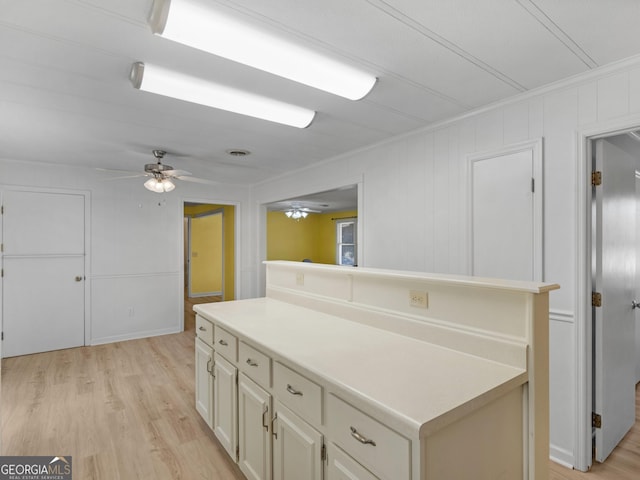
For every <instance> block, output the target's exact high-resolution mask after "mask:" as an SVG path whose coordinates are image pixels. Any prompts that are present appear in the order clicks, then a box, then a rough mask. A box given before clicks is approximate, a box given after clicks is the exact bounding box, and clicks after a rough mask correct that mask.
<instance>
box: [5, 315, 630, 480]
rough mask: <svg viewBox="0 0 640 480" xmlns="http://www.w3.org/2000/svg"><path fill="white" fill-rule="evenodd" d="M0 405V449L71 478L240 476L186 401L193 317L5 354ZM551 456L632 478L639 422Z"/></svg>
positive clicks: (559, 474)
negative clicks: (124, 335)
mask: <svg viewBox="0 0 640 480" xmlns="http://www.w3.org/2000/svg"><path fill="white" fill-rule="evenodd" d="M186 324H187V323H186V320H185V325H186ZM636 401H637V402H638V401H640V390H636ZM1 406H2V409H1V422H2V455H62V456H66V455H71V456H72V457H73V467H74V478H77V479H83V480H84V479H105V480H106V479H108V480H114V479H123V480H125V479H126V480H130V479H131V480H132V479H150V480H151V479H154V480H164V479H167V480H169V479H171V480H174V479H185V480H187V479H188V480H191V479H208V480H244V476H243V475H242V473H241V472H240V471H239V469H238V468H237V466H236V465H235V464H234V463H233V462H231V460H230V459H229V457H228V456H227V455H226V453H225V452H224V450H223V449H222V447H221V446H220V444H219V443H218V441H217V440H216V438H215V436H214V435H213V433H212V432H211V430H210V429H209V428H208V426H207V425H206V424H205V423H204V422H203V421H202V419H201V418H200V416H199V415H198V413H197V412H196V410H195V407H194V328H193V326H191V327H190V328H189V329H188V330H185V332H183V333H179V334H175V335H165V336H161V337H153V338H148V339H142V340H132V341H128V342H120V343H113V344H109V345H100V346H95V347H81V348H74V349H68V350H59V351H56V352H47V353H41V354H35V355H27V356H22V357H14V358H9V359H4V360H2V402H1ZM636 419H637V420H640V418H638V417H636ZM550 464H551V467H550V468H551V474H550V477H549V478H550V480H581V479H584V480H637V479H640V422H637V423H636V426H635V427H634V429H633V430H632V431H631V432H630V433H629V434H628V435H627V436H626V437H625V439H624V440H623V442H622V443H621V444H620V446H619V447H618V448H617V449H616V450H615V451H614V453H613V454H612V455H611V457H610V459H609V460H607V462H606V463H604V464H595V465H594V467H593V470H592V471H591V472H588V473H582V472H577V471H572V470H569V469H567V468H564V467H562V466H560V465H557V464H555V463H553V462H550Z"/></svg>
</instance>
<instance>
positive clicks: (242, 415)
mask: <svg viewBox="0 0 640 480" xmlns="http://www.w3.org/2000/svg"><path fill="white" fill-rule="evenodd" d="M270 420H271V395H269V394H268V393H267V392H266V391H264V390H263V389H262V388H261V387H259V386H258V385H257V384H256V383H255V382H254V381H252V380H251V379H250V378H249V377H247V376H246V375H245V374H243V373H241V374H240V377H239V378H238V447H239V449H238V450H239V459H238V465H239V466H240V470H242V473H244V474H245V476H246V477H247V479H248V480H270V479H271V431H270V428H269V423H270Z"/></svg>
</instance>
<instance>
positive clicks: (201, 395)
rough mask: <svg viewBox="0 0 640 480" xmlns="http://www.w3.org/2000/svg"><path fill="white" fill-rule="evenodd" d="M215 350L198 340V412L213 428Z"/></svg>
mask: <svg viewBox="0 0 640 480" xmlns="http://www.w3.org/2000/svg"><path fill="white" fill-rule="evenodd" d="M212 372H213V349H212V348H211V347H210V346H209V345H207V344H206V343H204V342H203V341H202V340H201V339H199V338H196V410H197V411H198V413H199V414H200V415H202V418H204V421H205V422H207V425H209V427H211V428H213V377H212V375H211V374H212Z"/></svg>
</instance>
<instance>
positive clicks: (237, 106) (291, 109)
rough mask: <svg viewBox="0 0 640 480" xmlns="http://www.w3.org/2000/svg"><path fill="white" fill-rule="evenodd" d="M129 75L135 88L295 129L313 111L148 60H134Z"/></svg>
mask: <svg viewBox="0 0 640 480" xmlns="http://www.w3.org/2000/svg"><path fill="white" fill-rule="evenodd" d="M130 78H131V83H133V86H134V87H135V88H138V89H140V90H143V91H145V92H150V93H155V94H158V95H164V96H167V97H172V98H177V99H179V100H184V101H186V102H192V103H198V104H200V105H206V106H208V107H213V108H218V109H221V110H226V111H228V112H234V113H239V114H241V115H248V116H250V117H254V118H260V119H263V120H269V121H271V122H276V123H281V124H284V125H289V126H292V127H297V128H306V127H308V126H309V125H310V124H311V121H312V120H313V117H314V116H315V114H316V112H314V111H313V110H308V109H306V108H302V107H298V106H296V105H290V104H288V103H284V102H279V101H277V100H273V99H271V98H267V97H262V96H260V95H255V94H253V93H249V92H243V91H241V90H237V89H235V88H231V87H227V86H224V85H219V84H216V83H211V82H207V81H205V80H202V79H201V78H196V77H192V76H189V75H184V74H182V73H179V72H175V71H173V70H169V69H166V68H162V67H158V66H157V65H151V64H148V63H146V64H145V63H142V62H136V63H134V64H133V66H132V67H131V74H130Z"/></svg>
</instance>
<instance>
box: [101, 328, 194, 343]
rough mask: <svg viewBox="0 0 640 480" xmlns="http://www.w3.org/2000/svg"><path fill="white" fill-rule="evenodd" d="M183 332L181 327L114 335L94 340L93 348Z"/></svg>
mask: <svg viewBox="0 0 640 480" xmlns="http://www.w3.org/2000/svg"><path fill="white" fill-rule="evenodd" d="M181 331H182V330H181V329H180V328H179V327H171V328H161V329H158V330H144V331H141V332H132V333H128V334H126V335H113V336H111V337H102V338H93V339H91V343H90V345H91V346H94V345H104V344H106V343H115V342H124V341H126V340H138V339H141V338H148V337H159V336H160V335H169V334H171V333H180V332H181Z"/></svg>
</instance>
